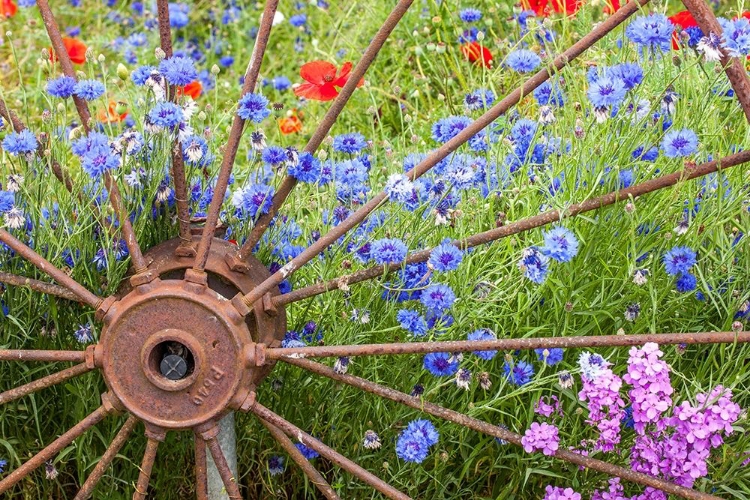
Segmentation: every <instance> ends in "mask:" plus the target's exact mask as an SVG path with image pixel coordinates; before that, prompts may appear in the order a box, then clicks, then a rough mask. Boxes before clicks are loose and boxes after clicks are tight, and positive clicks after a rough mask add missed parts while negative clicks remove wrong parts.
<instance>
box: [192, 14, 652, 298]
mask: <svg viewBox="0 0 750 500" xmlns="http://www.w3.org/2000/svg"><path fill="white" fill-rule="evenodd" d="M648 2H649V0H634V1H631V2H628V3H627V4H626V5H624V6H623V7H622V8H621V9H620V10H618V11H617V12H616V13H615V14H613V15H612V16H610V17H609V18H608V19H607V20H606V21H604V22H602V23H601V24H599V26H597V27H596V28H595V29H594V30H592V31H591V32H590V33H589V34H587V35H586V36H584V37H583V38H581V40H579V41H578V42H577V43H575V44H574V45H573V46H571V47H570V48H569V49H568V50H566V51H565V52H563V53H562V54H561V55H559V56H557V57H556V58H555V60H554V61H553V62H552V64H551V65H552V66H553V67H554V69H555V70H556V71H559V70H561V69H562V68H564V67H565V66H567V65H568V64H569V63H570V61H572V60H574V59H575V58H576V57H578V56H579V55H581V54H582V53H583V52H584V51H586V49H588V48H589V47H591V46H592V45H593V44H594V43H596V42H597V41H599V40H600V39H602V38H603V37H604V36H605V35H606V34H607V33H609V32H610V31H612V30H613V29H615V28H616V27H617V26H619V25H620V24H621V23H622V22H623V21H625V20H626V19H627V18H628V17H630V16H631V15H633V14H634V13H635V12H638V10H639V9H640V8H641V7H642V6H643V5H646V4H647V3H648ZM550 71H551V70H550V69H547V68H545V69H542V70H541V71H539V72H538V73H536V74H535V75H534V76H532V77H531V78H529V79H528V80H527V81H526V82H525V83H524V84H523V85H522V86H521V87H519V88H517V89H516V90H514V91H513V92H511V93H510V94H508V96H506V97H505V98H504V99H503V100H502V101H500V102H499V103H497V104H496V105H494V106H493V107H492V108H490V110H489V111H487V112H486V113H484V114H483V115H482V116H480V117H479V118H477V119H476V120H475V121H474V122H472V123H471V124H470V125H468V126H467V127H466V128H465V129H463V130H462V131H461V132H460V133H459V134H457V135H456V136H455V137H453V139H451V140H450V141H448V142H446V143H445V144H443V145H442V146H441V147H439V148H438V149H436V150H435V151H433V152H432V153H431V154H430V155H429V156H428V157H427V158H425V159H424V160H422V161H421V162H420V163H419V164H418V165H416V166H415V167H414V168H412V169H411V170H410V171H409V172H407V173H406V176H407V177H408V178H409V179H412V180H414V179H417V178H418V177H420V176H421V175H423V174H424V173H425V172H427V171H428V170H430V169H431V168H432V167H434V166H435V165H437V164H438V163H439V162H440V161H441V160H443V159H444V158H445V157H447V156H448V155H449V154H450V153H452V152H453V151H455V150H456V149H458V147H459V146H461V145H462V144H464V143H465V142H468V141H469V139H471V138H472V137H474V135H476V134H477V133H478V132H480V131H482V130H483V129H484V128H485V127H487V126H488V125H490V124H491V123H492V122H493V121H494V120H495V119H496V118H498V117H499V116H500V115H502V114H504V113H505V112H506V111H508V110H509V109H510V108H511V107H513V106H514V105H516V104H517V103H518V102H519V101H520V100H521V99H522V98H523V97H524V96H527V95H529V94H530V93H531V92H533V91H534V89H536V88H537V87H538V86H539V85H541V84H542V83H544V82H546V81H547V80H548V79H549V78H550ZM386 197H387V195H386V193H385V192H381V193H380V194H378V195H376V196H375V197H373V198H371V199H370V200H369V201H368V202H367V203H365V204H364V205H362V207H360V208H359V209H358V210H357V211H356V212H354V213H353V214H351V215H350V216H349V217H347V218H346V219H344V220H343V221H342V222H340V223H339V224H338V225H337V226H335V227H334V228H332V229H331V230H330V231H328V232H327V233H326V234H325V235H324V236H323V237H321V238H320V239H318V240H317V241H316V242H315V243H313V244H312V245H310V246H309V247H307V248H306V249H305V250H304V251H303V252H302V253H300V254H299V255H298V256H297V257H295V258H293V259H292V260H290V261H289V262H288V263H287V264H286V265H284V267H282V268H281V269H280V270H278V271H277V272H276V273H274V274H273V275H272V276H270V277H269V278H268V279H266V280H265V281H263V282H262V283H260V284H259V285H258V286H257V287H255V288H254V289H253V290H252V291H251V292H250V293H248V294H246V295H244V296H243V297H242V301H243V302H244V303H245V305H247V306H248V308H250V307H251V306H252V304H254V303H255V302H256V301H257V300H259V299H260V298H261V297H263V296H264V295H265V294H266V293H269V292H271V290H272V289H273V288H274V287H276V286H277V285H278V284H279V283H281V282H282V281H284V280H285V279H286V278H287V277H288V276H289V275H291V274H292V273H294V272H296V271H297V270H298V269H299V268H300V267H302V266H303V265H305V264H307V263H308V262H309V261H311V260H312V259H313V258H315V256H317V255H318V254H319V253H320V252H322V251H323V250H325V248H326V247H328V246H329V245H331V244H332V243H333V242H335V241H336V240H337V239H338V238H339V237H341V236H343V235H345V234H346V233H348V232H349V231H350V230H352V229H353V228H355V227H356V226H358V225H359V224H360V223H361V222H362V221H364V220H365V219H366V218H367V216H368V215H370V213H372V211H373V210H375V209H376V208H377V207H378V206H380V204H381V203H382V202H383V201H385V199H386ZM204 237H205V234H204Z"/></svg>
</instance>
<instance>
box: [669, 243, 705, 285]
mask: <svg viewBox="0 0 750 500" xmlns="http://www.w3.org/2000/svg"><path fill="white" fill-rule="evenodd" d="M663 262H664V269H665V270H666V272H667V274H669V275H670V276H677V280H676V281H675V287H676V288H677V291H678V292H680V293H687V292H692V291H693V290H695V288H696V286H697V279H696V277H695V275H693V274H692V273H691V272H690V269H691V268H692V267H693V266H694V265H695V263H696V262H697V255H696V253H695V251H694V250H693V249H691V248H689V247H680V246H677V247H674V248H672V249H671V250H669V251H668V252H667V253H665V254H664V257H663Z"/></svg>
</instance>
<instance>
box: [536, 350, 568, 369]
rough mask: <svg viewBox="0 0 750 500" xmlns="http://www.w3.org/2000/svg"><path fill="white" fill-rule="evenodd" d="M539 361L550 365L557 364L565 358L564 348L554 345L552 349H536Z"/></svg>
mask: <svg viewBox="0 0 750 500" xmlns="http://www.w3.org/2000/svg"><path fill="white" fill-rule="evenodd" d="M534 352H535V353H536V356H537V358H539V361H542V362H544V363H546V364H547V365H549V366H555V365H556V364H557V363H559V362H560V361H562V360H563V353H564V352H565V351H564V350H563V349H560V348H559V347H553V348H552V349H534Z"/></svg>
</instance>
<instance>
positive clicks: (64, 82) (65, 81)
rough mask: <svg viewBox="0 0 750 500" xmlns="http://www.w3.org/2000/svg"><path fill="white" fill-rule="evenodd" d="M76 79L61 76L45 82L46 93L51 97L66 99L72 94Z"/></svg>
mask: <svg viewBox="0 0 750 500" xmlns="http://www.w3.org/2000/svg"><path fill="white" fill-rule="evenodd" d="M75 86H76V79H75V78H72V77H70V76H61V77H60V78H55V79H54V80H50V81H48V82H47V93H48V94H49V95H51V96H52V97H59V98H60V99H67V98H68V97H70V96H72V95H73V92H74V91H75Z"/></svg>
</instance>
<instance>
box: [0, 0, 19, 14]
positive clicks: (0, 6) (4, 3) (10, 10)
mask: <svg viewBox="0 0 750 500" xmlns="http://www.w3.org/2000/svg"><path fill="white" fill-rule="evenodd" d="M17 11H18V7H16V4H15V3H14V2H13V0H0V14H2V15H3V17H13V16H15V15H16V12H17Z"/></svg>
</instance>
